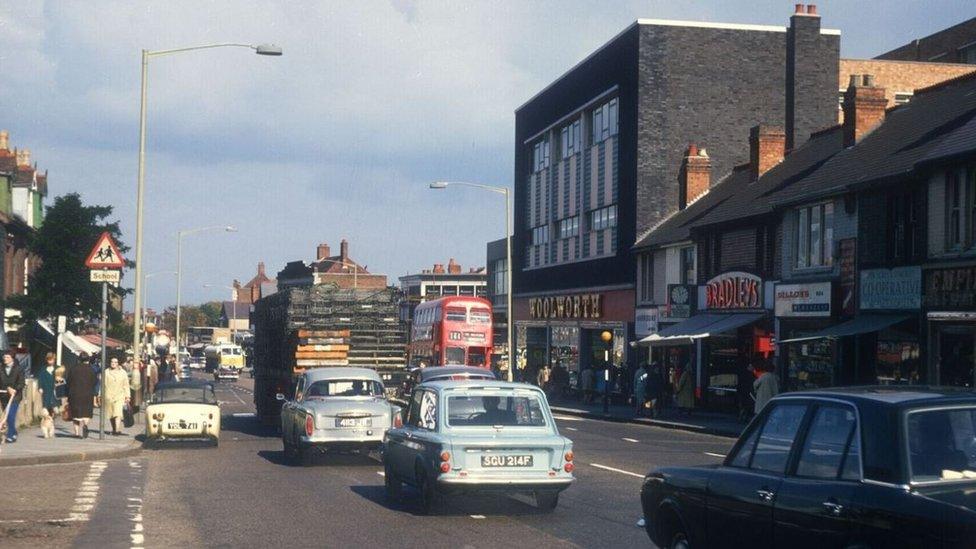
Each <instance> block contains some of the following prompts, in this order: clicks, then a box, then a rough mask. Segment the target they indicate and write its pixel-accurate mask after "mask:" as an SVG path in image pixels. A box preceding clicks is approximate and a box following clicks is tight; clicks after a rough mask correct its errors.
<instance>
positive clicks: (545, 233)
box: [532, 223, 549, 246]
mask: <svg viewBox="0 0 976 549" xmlns="http://www.w3.org/2000/svg"><path fill="white" fill-rule="evenodd" d="M548 243H549V224H548V223H545V224H543V225H536V226H535V227H532V245H533V246H543V245H545V244H548Z"/></svg>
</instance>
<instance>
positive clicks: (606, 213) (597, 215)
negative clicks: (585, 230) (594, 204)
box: [590, 204, 617, 231]
mask: <svg viewBox="0 0 976 549" xmlns="http://www.w3.org/2000/svg"><path fill="white" fill-rule="evenodd" d="M616 226H617V205H616V204H614V205H612V206H606V207H603V208H600V209H598V210H593V211H591V212H590V230H591V231H602V230H603V229H609V228H610V227H616Z"/></svg>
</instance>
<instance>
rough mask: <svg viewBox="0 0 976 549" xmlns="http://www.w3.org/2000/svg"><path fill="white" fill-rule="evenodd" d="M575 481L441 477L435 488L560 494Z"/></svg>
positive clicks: (572, 479)
mask: <svg viewBox="0 0 976 549" xmlns="http://www.w3.org/2000/svg"><path fill="white" fill-rule="evenodd" d="M575 480H576V479H575V478H573V477H539V476H531V477H529V476H526V477H515V478H513V477H500V476H477V477H460V476H453V475H452V476H441V477H439V478H438V479H437V486H438V488H439V490H440V491H442V492H445V493H458V492H491V493H503V494H505V493H522V492H561V491H563V490H565V489H566V488H569V487H570V485H572V484H573V482H574V481H575Z"/></svg>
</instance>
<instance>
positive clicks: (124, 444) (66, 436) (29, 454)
mask: <svg viewBox="0 0 976 549" xmlns="http://www.w3.org/2000/svg"><path fill="white" fill-rule="evenodd" d="M100 413H101V409H99V408H96V409H95V417H94V418H92V421H91V422H90V423H89V424H88V429H89V434H88V438H87V439H79V438H78V437H76V436H75V432H74V424H73V423H72V422H70V421H62V420H61V418H57V419H55V420H54V438H49V439H48V438H44V435H43V434H42V433H41V428H40V427H36V426H35V427H30V428H27V429H20V430H19V432H18V436H17V442H15V443H12V444H11V443H5V444H3V445H2V446H0V468H2V467H11V466H16V465H41V464H46V463H70V462H74V461H90V460H95V459H111V458H119V457H125V456H130V455H133V454H135V453H137V452H139V450H140V449H141V448H142V441H141V435H142V433H143V431H144V430H145V428H144V426H145V420H144V419H143V416H142V414H137V415H136V417H135V420H136V421H135V424H134V425H133V426H132V427H129V428H127V429H126V428H123V429H122V431H123V435H122V436H117V437H116V436H112V435H111V432H112V425H111V423H109V421H108V420H107V419H106V421H105V431H106V433H105V438H104V439H103V440H99V439H98V434H99V429H98V421H99V414H100ZM137 437H138V439H139V440H137Z"/></svg>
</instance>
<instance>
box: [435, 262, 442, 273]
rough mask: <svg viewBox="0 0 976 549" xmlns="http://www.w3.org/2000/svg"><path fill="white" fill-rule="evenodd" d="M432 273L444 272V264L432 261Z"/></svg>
mask: <svg viewBox="0 0 976 549" xmlns="http://www.w3.org/2000/svg"><path fill="white" fill-rule="evenodd" d="M433 274H435V275H442V274H444V264H443V263H434V270H433Z"/></svg>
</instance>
